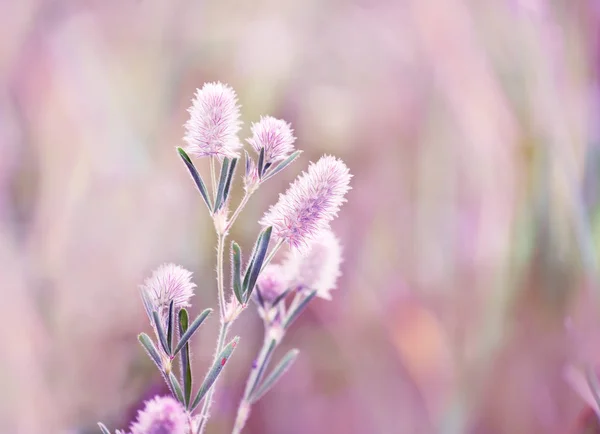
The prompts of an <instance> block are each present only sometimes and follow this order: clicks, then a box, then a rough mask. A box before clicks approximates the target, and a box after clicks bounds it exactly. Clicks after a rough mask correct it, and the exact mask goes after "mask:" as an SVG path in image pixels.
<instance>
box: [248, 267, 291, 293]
mask: <svg viewBox="0 0 600 434" xmlns="http://www.w3.org/2000/svg"><path fill="white" fill-rule="evenodd" d="M256 284H257V285H258V288H259V289H260V294H261V295H262V297H263V298H264V299H265V300H266V301H273V300H275V298H277V296H278V295H280V294H282V293H283V291H285V290H286V289H287V287H288V279H287V278H286V275H285V270H284V269H283V267H282V266H281V265H278V264H269V265H267V266H266V267H265V269H264V270H263V271H262V272H261V273H260V275H259V276H258V280H257V282H256Z"/></svg>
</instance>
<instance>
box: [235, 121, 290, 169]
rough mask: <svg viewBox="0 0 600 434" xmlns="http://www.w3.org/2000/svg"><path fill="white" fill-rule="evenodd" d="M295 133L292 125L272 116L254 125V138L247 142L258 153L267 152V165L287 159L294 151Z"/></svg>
mask: <svg viewBox="0 0 600 434" xmlns="http://www.w3.org/2000/svg"><path fill="white" fill-rule="evenodd" d="M293 133H294V131H293V130H292V128H291V126H290V124H288V123H287V122H285V121H284V120H281V119H276V118H274V117H272V116H262V117H261V118H260V122H256V123H253V124H252V137H251V138H250V139H247V142H248V143H249V144H250V145H251V146H252V147H253V148H254V150H255V151H256V153H260V150H261V149H263V148H264V150H265V160H264V161H265V164H273V163H276V162H278V161H281V160H284V159H286V158H287V157H288V156H289V155H290V154H291V153H292V152H293V150H294V141H295V140H296V138H295V137H294V134H293Z"/></svg>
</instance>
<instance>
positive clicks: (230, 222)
mask: <svg viewBox="0 0 600 434" xmlns="http://www.w3.org/2000/svg"><path fill="white" fill-rule="evenodd" d="M250 196H252V192H247V191H246V192H245V193H244V197H243V198H242V201H241V202H240V204H239V205H238V207H237V209H236V210H235V212H234V213H233V215H232V216H231V218H230V219H229V222H228V223H227V226H225V231H224V232H225V233H227V232H228V231H229V229H231V226H232V225H233V223H234V222H235V220H236V219H237V218H238V216H239V215H240V212H242V209H244V207H245V206H246V204H247V203H248V199H250Z"/></svg>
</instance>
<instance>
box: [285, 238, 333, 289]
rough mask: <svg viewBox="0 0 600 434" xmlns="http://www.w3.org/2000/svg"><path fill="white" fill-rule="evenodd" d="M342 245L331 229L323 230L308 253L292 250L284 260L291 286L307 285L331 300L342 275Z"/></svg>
mask: <svg viewBox="0 0 600 434" xmlns="http://www.w3.org/2000/svg"><path fill="white" fill-rule="evenodd" d="M341 263H342V247H341V245H340V242H339V240H338V239H337V237H336V236H335V235H334V234H333V232H332V231H331V230H327V229H326V230H324V231H322V232H321V233H320V234H319V236H318V237H317V239H316V240H315V241H313V243H312V244H311V247H310V251H309V252H308V255H306V256H301V255H298V254H294V253H293V252H291V253H290V254H288V256H287V258H286V259H285V261H284V267H285V269H286V273H287V275H288V276H290V283H291V286H300V287H306V288H310V289H313V290H316V291H317V297H321V298H324V299H326V300H331V294H330V291H331V290H332V289H335V287H336V281H337V279H338V277H340V274H341V273H340V265H341Z"/></svg>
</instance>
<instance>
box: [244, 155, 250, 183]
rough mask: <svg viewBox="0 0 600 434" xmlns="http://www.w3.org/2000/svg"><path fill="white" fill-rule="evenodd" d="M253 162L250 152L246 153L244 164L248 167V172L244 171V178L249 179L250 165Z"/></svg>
mask: <svg viewBox="0 0 600 434" xmlns="http://www.w3.org/2000/svg"><path fill="white" fill-rule="evenodd" d="M251 162H252V158H251V157H250V154H248V151H244V163H245V166H246V170H245V171H244V174H245V175H244V177H246V178H247V177H248V176H249V175H250V163H251Z"/></svg>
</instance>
